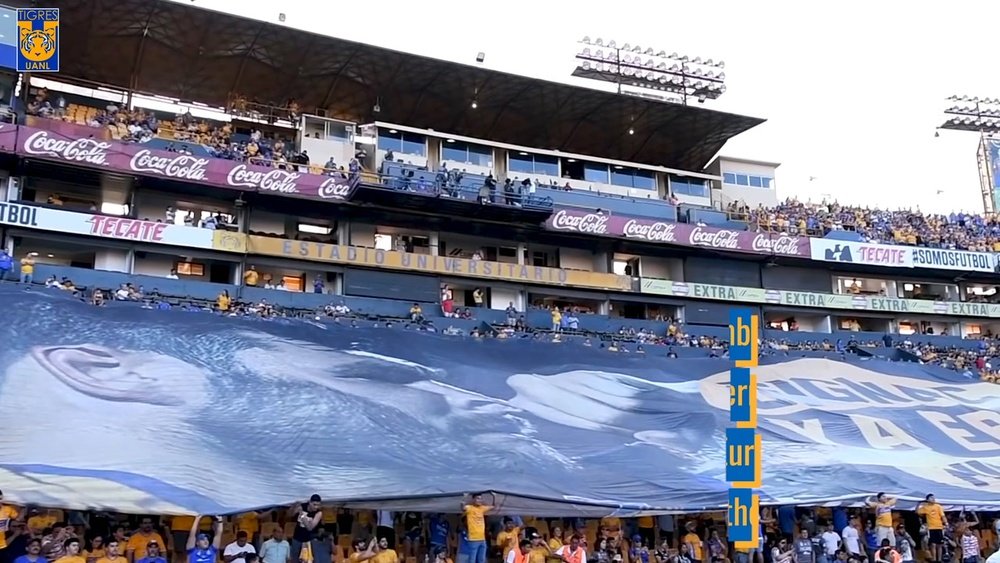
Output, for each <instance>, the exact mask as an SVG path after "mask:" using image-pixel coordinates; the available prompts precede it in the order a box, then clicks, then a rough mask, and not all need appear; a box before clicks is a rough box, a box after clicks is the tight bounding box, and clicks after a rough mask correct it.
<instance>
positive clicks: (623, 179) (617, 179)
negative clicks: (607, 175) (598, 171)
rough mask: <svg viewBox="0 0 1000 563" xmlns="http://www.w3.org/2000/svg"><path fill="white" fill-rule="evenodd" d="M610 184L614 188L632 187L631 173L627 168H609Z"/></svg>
mask: <svg viewBox="0 0 1000 563" xmlns="http://www.w3.org/2000/svg"><path fill="white" fill-rule="evenodd" d="M611 183H612V184H614V185H616V186H625V187H626V188H631V187H632V171H631V170H628V169H627V168H614V167H612V168H611Z"/></svg>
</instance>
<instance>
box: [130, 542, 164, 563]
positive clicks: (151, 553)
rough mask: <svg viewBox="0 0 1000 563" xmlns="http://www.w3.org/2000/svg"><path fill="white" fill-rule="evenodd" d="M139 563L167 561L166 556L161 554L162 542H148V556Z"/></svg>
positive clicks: (162, 562)
mask: <svg viewBox="0 0 1000 563" xmlns="http://www.w3.org/2000/svg"><path fill="white" fill-rule="evenodd" d="M137 563H167V560H166V558H165V557H163V555H160V543H159V542H157V541H156V540H153V541H151V542H149V543H148V544H146V556H145V557H143V558H142V559H139V561H138V562H137Z"/></svg>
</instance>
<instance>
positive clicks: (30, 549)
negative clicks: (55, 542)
mask: <svg viewBox="0 0 1000 563" xmlns="http://www.w3.org/2000/svg"><path fill="white" fill-rule="evenodd" d="M25 549H26V550H27V553H25V554H24V555H22V556H20V557H18V558H17V559H15V560H14V563H49V561H48V559H46V558H44V557H42V555H41V553H42V540H40V539H38V538H31V539H30V540H28V544H27V545H26V546H25Z"/></svg>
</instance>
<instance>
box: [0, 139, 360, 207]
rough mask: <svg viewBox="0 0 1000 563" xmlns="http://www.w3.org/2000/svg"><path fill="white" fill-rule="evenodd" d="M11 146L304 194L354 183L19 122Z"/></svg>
mask: <svg viewBox="0 0 1000 563" xmlns="http://www.w3.org/2000/svg"><path fill="white" fill-rule="evenodd" d="M10 127H12V128H13V126H10ZM74 131H76V129H74ZM3 133H4V130H3V129H0V150H2V149H3V147H4V146H5V143H4V138H3ZM12 144H13V143H12ZM16 147H17V154H19V155H21V156H23V157H26V158H40V159H44V160H52V161H59V162H66V163H71V164H78V165H80V166H87V167H90V168H97V169H101V170H109V171H113V172H119V173H126V174H137V175H139V176H148V177H154V178H162V179H165V180H177V181H180V182H194V183H196V184H204V185H208V186H215V187H219V188H231V189H234V190H246V191H256V192H263V193H274V194H276V195H284V196H292V197H301V198H306V199H316V200H326V201H342V200H347V199H350V197H351V194H352V193H353V192H354V189H355V187H357V183H358V182H357V179H355V180H354V181H348V180H343V179H341V178H340V177H333V176H322V175H319V174H310V173H307V172H298V171H295V170H279V169H276V168H270V167H267V166H258V165H254V164H246V163H244V162H237V161H233V160H225V159H221V158H205V157H200V156H191V155H185V154H181V153H177V152H170V151H166V150H159V149H149V148H146V147H144V146H143V145H142V144H134V143H122V142H119V141H113V140H107V139H102V138H91V137H82V136H81V137H78V136H76V135H67V134H66V133H65V132H63V131H61V130H58V129H36V128H34V127H28V126H24V125H22V126H20V127H19V128H17V133H16Z"/></svg>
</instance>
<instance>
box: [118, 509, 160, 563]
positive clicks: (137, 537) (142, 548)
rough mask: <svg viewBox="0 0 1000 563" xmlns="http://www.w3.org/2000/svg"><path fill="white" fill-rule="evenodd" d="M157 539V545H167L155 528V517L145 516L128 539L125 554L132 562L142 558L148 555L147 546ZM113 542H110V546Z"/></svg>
mask: <svg viewBox="0 0 1000 563" xmlns="http://www.w3.org/2000/svg"><path fill="white" fill-rule="evenodd" d="M153 541H155V542H156V543H157V545H167V544H166V542H164V541H163V538H162V537H161V536H160V534H159V533H158V532H157V531H156V530H154V529H153V519H152V518H150V517H149V516H144V517H143V518H142V520H140V521H139V529H138V530H136V531H135V533H134V534H132V537H130V538H129V539H128V543H127V544H126V545H125V556H126V557H127V558H128V560H129V561H130V562H131V563H135V562H136V561H138V560H140V559H142V558H143V557H145V556H146V546H147V545H149V542H153ZM110 544H111V542H110V541H109V542H108V545H109V546H110Z"/></svg>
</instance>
